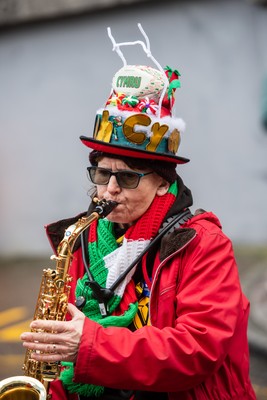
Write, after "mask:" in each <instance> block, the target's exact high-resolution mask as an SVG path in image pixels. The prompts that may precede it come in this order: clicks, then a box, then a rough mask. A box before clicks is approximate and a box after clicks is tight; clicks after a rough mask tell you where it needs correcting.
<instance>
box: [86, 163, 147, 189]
mask: <svg viewBox="0 0 267 400" xmlns="http://www.w3.org/2000/svg"><path fill="white" fill-rule="evenodd" d="M97 170H102V171H105V172H108V173H109V176H108V177H107V181H106V182H105V183H97V182H96V181H95V180H94V179H95V176H93V175H92V171H95V172H96V171H97ZM87 172H88V177H89V179H90V180H91V182H93V183H94V184H95V185H100V186H104V185H108V183H109V181H110V178H111V177H112V175H114V176H115V178H116V180H117V183H118V185H119V186H120V187H121V188H124V189H136V188H137V186H138V185H139V183H140V179H141V178H143V176H146V175H150V174H153V173H154V171H151V172H143V173H142V172H136V171H129V170H121V171H116V172H113V171H111V170H110V169H106V168H102V167H96V166H91V167H87ZM122 174H130V175H132V176H135V177H136V178H137V181H136V182H134V183H133V184H132V185H127V184H126V185H125V183H122V181H121V180H122V178H121V175H122Z"/></svg>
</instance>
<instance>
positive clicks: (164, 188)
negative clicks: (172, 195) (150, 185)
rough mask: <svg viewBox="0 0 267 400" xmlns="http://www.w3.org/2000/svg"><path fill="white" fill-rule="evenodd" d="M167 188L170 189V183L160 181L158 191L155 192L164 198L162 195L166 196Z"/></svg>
mask: <svg viewBox="0 0 267 400" xmlns="http://www.w3.org/2000/svg"><path fill="white" fill-rule="evenodd" d="M169 187H170V183H169V182H167V181H166V180H165V179H162V181H161V183H160V185H159V187H158V190H157V195H158V196H164V194H166V193H167V192H168V190H169Z"/></svg>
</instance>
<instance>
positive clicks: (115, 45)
mask: <svg viewBox="0 0 267 400" xmlns="http://www.w3.org/2000/svg"><path fill="white" fill-rule="evenodd" d="M137 26H138V28H139V30H140V32H141V33H142V35H143V36H144V38H145V41H146V44H145V43H144V42H143V41H142V40H136V41H134V42H122V43H116V41H115V39H114V37H113V36H112V34H111V29H110V27H108V28H107V31H108V36H109V38H110V40H111V42H112V44H113V49H112V50H113V51H116V53H117V54H118V56H119V57H120V58H121V60H122V62H123V66H126V65H127V61H126V59H125V57H124V55H123V53H122V51H121V49H120V47H121V46H132V45H135V44H140V45H141V46H142V48H143V50H144V52H145V53H146V55H147V56H148V57H149V58H151V60H152V61H153V62H154V64H156V66H157V67H158V69H159V70H160V71H161V72H162V74H163V78H164V88H163V90H162V93H161V96H160V98H159V108H158V111H157V114H158V115H157V117H159V118H160V111H161V105H162V101H163V98H164V96H165V93H166V90H167V87H168V85H169V81H168V78H167V77H166V75H165V72H164V69H163V68H162V66H161V65H160V63H159V62H158V61H157V60H156V59H155V58H154V57H153V55H152V53H151V51H150V42H149V38H148V36H147V34H146V33H145V31H144V29H143V28H142V25H141V24H140V23H138V24H137Z"/></svg>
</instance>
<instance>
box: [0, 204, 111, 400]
mask: <svg viewBox="0 0 267 400" xmlns="http://www.w3.org/2000/svg"><path fill="white" fill-rule="evenodd" d="M93 201H94V202H97V204H96V207H95V208H94V211H93V212H92V213H91V214H90V215H89V216H87V217H82V218H80V219H79V220H78V221H77V222H76V223H75V224H74V225H71V226H69V227H68V228H67V229H66V231H65V235H64V237H63V239H62V240H61V242H60V243H59V246H58V248H57V255H54V256H51V259H54V260H55V261H56V269H50V268H48V269H44V270H43V276H42V280H41V286H40V291H39V295H38V299H37V304H36V308H35V313H34V317H33V320H36V319H43V320H57V321H64V320H65V316H66V313H67V306H68V298H69V292H70V281H71V276H70V275H69V273H68V272H69V267H70V263H71V260H72V258H73V256H72V253H73V248H74V245H75V243H76V240H77V238H78V237H79V236H80V235H81V233H82V232H83V231H84V230H85V229H86V228H87V227H88V226H89V225H90V224H91V223H92V222H93V221H95V220H97V219H99V218H104V217H106V216H107V215H108V214H109V213H110V212H111V211H112V210H113V209H114V208H115V207H116V206H117V205H118V204H117V203H116V202H115V201H107V200H105V199H104V200H101V201H98V199H94V200H93ZM32 332H36V330H34V329H32ZM31 352H32V350H26V354H25V360H24V364H23V368H22V369H23V370H24V374H25V375H24V376H15V377H11V378H7V379H4V380H2V381H1V382H0V400H48V399H49V398H50V396H49V395H48V389H49V384H50V382H52V381H53V380H55V379H56V378H57V377H58V376H59V373H60V363H58V362H41V361H36V360H33V359H31Z"/></svg>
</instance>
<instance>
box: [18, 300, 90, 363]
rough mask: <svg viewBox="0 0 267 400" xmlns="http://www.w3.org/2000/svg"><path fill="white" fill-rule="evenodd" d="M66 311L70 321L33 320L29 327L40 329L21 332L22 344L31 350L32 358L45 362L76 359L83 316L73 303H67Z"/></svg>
mask: <svg viewBox="0 0 267 400" xmlns="http://www.w3.org/2000/svg"><path fill="white" fill-rule="evenodd" d="M68 311H69V313H70V315H71V317H72V319H71V321H52V320H48V321H47V320H34V321H33V322H32V323H31V325H30V327H31V329H33V330H34V331H38V330H41V331H40V332H24V333H22V335H21V340H23V346H24V347H27V348H28V349H29V350H33V352H32V354H31V357H32V359H34V360H37V361H47V362H54V361H71V362H75V361H76V357H77V354H78V349H79V345H80V340H81V336H82V330H83V324H84V319H85V316H84V314H83V313H82V312H81V311H79V310H78V308H76V307H75V306H74V305H73V304H69V305H68ZM44 331H45V332H44ZM50 332H51V333H50Z"/></svg>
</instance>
